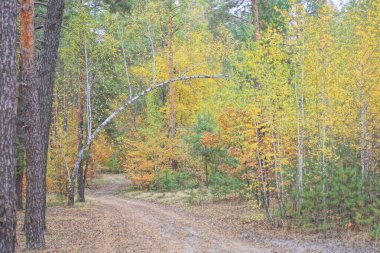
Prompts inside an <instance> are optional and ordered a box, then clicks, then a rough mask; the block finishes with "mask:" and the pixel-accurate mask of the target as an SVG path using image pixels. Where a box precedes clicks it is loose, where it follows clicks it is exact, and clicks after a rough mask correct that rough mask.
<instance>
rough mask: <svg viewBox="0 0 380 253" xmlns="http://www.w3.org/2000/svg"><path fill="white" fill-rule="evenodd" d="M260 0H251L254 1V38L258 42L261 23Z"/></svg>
mask: <svg viewBox="0 0 380 253" xmlns="http://www.w3.org/2000/svg"><path fill="white" fill-rule="evenodd" d="M258 2H259V0H251V3H252V25H253V29H254V31H253V32H254V35H253V40H254V41H255V42H256V41H258V40H259V38H260V34H259V32H260V23H259V5H258Z"/></svg>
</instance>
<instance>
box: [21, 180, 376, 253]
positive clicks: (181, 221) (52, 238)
mask: <svg viewBox="0 0 380 253" xmlns="http://www.w3.org/2000/svg"><path fill="white" fill-rule="evenodd" d="M102 180H103V179H102ZM102 183H103V185H101V186H100V187H97V188H96V189H93V190H89V191H87V200H88V201H87V204H84V205H83V204H77V206H76V207H75V208H67V207H62V206H59V207H51V208H48V211H47V226H48V230H47V232H46V245H47V247H46V249H45V250H43V251H42V252H59V253H61V252H62V253H64V252H68V253H69V252H70V253H71V252H80V253H126V252H139V253H140V252H147V253H156V252H157V253H159V252H168V253H171V252H172V253H177V252H178V253H179V252H181V253H182V252H183V253H187V252H197V253H198V252H199V253H202V252H216V253H222V252H232V253H235V252H236V253H240V252H242V253H244V252H377V250H376V247H372V246H371V247H368V246H367V245H364V247H362V246H359V247H356V246H355V247H352V246H347V245H345V244H344V243H342V242H341V241H337V240H335V239H333V240H327V241H326V240H316V241H305V240H304V238H300V239H297V238H296V239H291V240H289V239H283V238H278V237H276V236H272V235H270V234H267V235H264V236H263V235H258V234H256V233H255V232H253V233H250V236H242V234H241V233H236V231H235V230H233V227H234V226H231V225H228V223H227V222H225V224H222V226H220V224H219V225H217V224H214V223H213V222H212V221H211V220H210V219H209V218H207V217H205V216H202V215H198V214H196V213H192V212H187V211H184V210H183V209H178V208H176V207H175V206H170V205H169V206H168V205H162V204H156V203H151V202H147V201H143V200H139V199H130V198H125V197H123V196H122V195H120V194H119V193H120V191H122V190H123V189H125V185H126V184H127V182H126V180H125V179H124V178H123V176H121V175H109V176H106V178H104V180H103V181H102ZM210 208H212V207H210ZM219 208H223V209H224V207H220V206H219ZM213 210H214V209H213ZM211 211H212V210H211ZM214 211H215V210H214ZM235 212H239V209H237V210H236V211H235ZM202 213H204V211H202ZM22 219H23V217H22V213H19V221H21V220H22ZM226 219H227V217H226ZM222 223H224V222H223V221H222ZM18 226H19V229H18V238H19V239H18V247H17V252H22V251H23V245H25V242H24V239H23V233H22V231H21V228H22V221H21V222H19V225H18Z"/></svg>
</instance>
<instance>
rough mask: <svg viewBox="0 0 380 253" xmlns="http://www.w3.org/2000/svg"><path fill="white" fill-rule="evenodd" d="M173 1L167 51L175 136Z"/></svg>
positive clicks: (170, 101) (170, 102)
mask: <svg viewBox="0 0 380 253" xmlns="http://www.w3.org/2000/svg"><path fill="white" fill-rule="evenodd" d="M173 5H174V1H173V0H169V28H168V51H169V62H168V67H169V81H170V83H169V108H170V133H171V135H172V137H174V136H175V133H176V129H175V112H174V93H175V91H174V85H173V83H172V82H171V80H173V79H174V63H173V9H174V7H173Z"/></svg>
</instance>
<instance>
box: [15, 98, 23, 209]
mask: <svg viewBox="0 0 380 253" xmlns="http://www.w3.org/2000/svg"><path fill="white" fill-rule="evenodd" d="M23 110H24V105H23V101H22V99H21V97H20V96H19V97H18V103H17V119H16V153H17V154H16V158H17V159H16V195H17V201H16V203H17V210H22V209H23V206H22V181H23V177H24V164H25V148H24V142H23V132H24V131H23V129H22V126H23V125H24V121H23V119H22V115H23Z"/></svg>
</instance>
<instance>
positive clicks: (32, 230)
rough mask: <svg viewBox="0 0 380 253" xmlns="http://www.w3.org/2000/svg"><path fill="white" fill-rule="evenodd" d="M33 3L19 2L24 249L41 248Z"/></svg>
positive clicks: (41, 199)
mask: <svg viewBox="0 0 380 253" xmlns="http://www.w3.org/2000/svg"><path fill="white" fill-rule="evenodd" d="M34 31H35V28H34V2H33V0H22V1H21V64H22V66H21V85H20V97H21V99H22V100H23V101H24V104H25V110H24V111H23V112H24V113H25V114H24V115H23V119H24V126H23V129H24V131H25V132H24V137H25V138H24V143H25V153H26V180H27V185H26V210H25V235H26V247H27V249H39V248H42V247H44V245H45V239H44V217H43V216H44V194H45V193H44V192H45V188H44V182H43V181H44V179H43V146H42V137H41V122H40V113H39V103H38V102H39V101H38V85H37V80H36V66H35V37H34V36H35V34H34Z"/></svg>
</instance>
